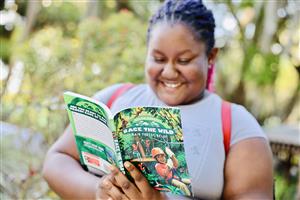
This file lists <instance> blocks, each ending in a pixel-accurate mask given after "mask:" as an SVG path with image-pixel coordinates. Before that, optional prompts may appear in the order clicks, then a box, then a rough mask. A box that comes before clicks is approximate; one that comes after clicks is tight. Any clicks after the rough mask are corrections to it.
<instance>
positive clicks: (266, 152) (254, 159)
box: [223, 138, 273, 199]
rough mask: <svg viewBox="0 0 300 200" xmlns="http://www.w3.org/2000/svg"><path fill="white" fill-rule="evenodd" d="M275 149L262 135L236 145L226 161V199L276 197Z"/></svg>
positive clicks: (224, 195) (224, 194)
mask: <svg viewBox="0 0 300 200" xmlns="http://www.w3.org/2000/svg"><path fill="white" fill-rule="evenodd" d="M272 190H273V170H272V153H271V151H270V147H269V145H268V143H267V141H265V140H264V139H262V138H252V139H246V140H244V141H241V142H238V143H237V144H235V145H233V147H232V148H231V149H230V152H229V154H228V157H227V160H226V164H225V186H224V193H223V197H224V199H272V197H273V192H272Z"/></svg>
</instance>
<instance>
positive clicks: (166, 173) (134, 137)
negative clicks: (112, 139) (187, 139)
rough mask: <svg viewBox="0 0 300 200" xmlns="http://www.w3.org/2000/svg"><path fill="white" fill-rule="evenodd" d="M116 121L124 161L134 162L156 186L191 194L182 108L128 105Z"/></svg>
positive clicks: (160, 188) (169, 190) (156, 187)
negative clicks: (132, 106)
mask: <svg viewBox="0 0 300 200" xmlns="http://www.w3.org/2000/svg"><path fill="white" fill-rule="evenodd" d="M114 121H115V125H116V137H117V140H118V142H119V147H120V153H121V156H122V160H123V162H125V161H130V162H132V163H133V164H134V165H135V166H136V167H137V168H138V169H140V171H141V172H142V173H143V174H144V176H145V177H146V178H147V179H148V181H149V183H150V184H151V185H152V186H153V187H154V188H155V189H157V190H161V191H167V192H172V193H174V194H182V195H187V196H191V179H190V176H189V173H188V168H187V164H186V159H185V152H184V146H183V133H182V128H181V120H180V110H179V109H177V108H162V107H135V108H128V109H125V110H122V111H120V112H119V113H117V114H116V115H115V117H114Z"/></svg>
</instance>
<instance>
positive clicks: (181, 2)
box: [147, 0, 215, 55]
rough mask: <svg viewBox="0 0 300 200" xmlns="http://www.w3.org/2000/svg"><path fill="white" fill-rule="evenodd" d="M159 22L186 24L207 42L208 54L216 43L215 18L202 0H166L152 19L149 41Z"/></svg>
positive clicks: (198, 38) (197, 36)
mask: <svg viewBox="0 0 300 200" xmlns="http://www.w3.org/2000/svg"><path fill="white" fill-rule="evenodd" d="M159 22H167V23H168V24H171V25H174V24H177V23H181V24H184V25H186V26H187V27H188V28H189V29H190V30H191V31H192V33H193V34H194V37H195V39H197V40H198V41H202V42H204V43H205V44H206V54H207V55H208V54H209V53H210V51H211V49H212V48H213V47H214V45H215V38H214V30H215V19H214V17H213V14H212V12H211V11H210V10H208V9H207V8H206V7H205V6H204V5H203V3H202V1H201V0H166V1H165V2H164V4H163V5H162V6H161V7H160V8H159V10H158V11H157V12H156V13H155V14H154V15H153V16H152V17H151V19H150V22H149V27H148V32H147V41H148V42H149V40H150V37H151V31H152V29H153V27H154V25H156V24H157V23H159Z"/></svg>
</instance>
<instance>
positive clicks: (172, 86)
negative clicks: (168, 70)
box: [164, 82, 181, 88]
mask: <svg viewBox="0 0 300 200" xmlns="http://www.w3.org/2000/svg"><path fill="white" fill-rule="evenodd" d="M164 85H165V86H167V87H169V88H176V87H178V86H180V85H181V83H165V82H164Z"/></svg>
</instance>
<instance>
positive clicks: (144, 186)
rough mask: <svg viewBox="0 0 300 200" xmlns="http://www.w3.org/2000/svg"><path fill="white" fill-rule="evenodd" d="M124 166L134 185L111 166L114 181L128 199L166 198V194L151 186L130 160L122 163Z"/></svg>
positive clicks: (154, 199)
mask: <svg viewBox="0 0 300 200" xmlns="http://www.w3.org/2000/svg"><path fill="white" fill-rule="evenodd" d="M124 166H125V168H126V169H127V170H128V172H129V173H130V175H131V176H132V178H133V179H134V182H135V185H134V184H133V183H132V182H130V181H129V180H128V179H127V177H126V176H125V175H124V174H123V173H122V172H120V171H119V169H118V168H116V167H115V166H113V167H112V168H111V172H112V175H113V176H114V178H115V180H116V183H117V184H118V186H119V187H120V188H121V189H122V190H123V192H124V194H125V195H126V196H127V197H128V198H129V199H139V200H143V199H144V200H152V199H153V200H160V199H167V197H166V195H165V194H163V193H160V192H159V191H157V190H155V189H154V188H152V187H151V186H150V185H149V183H148V181H147V179H146V178H145V177H144V176H143V174H142V173H141V172H140V171H139V170H138V169H137V168H136V167H135V166H134V165H133V164H131V163H130V162H125V163H124Z"/></svg>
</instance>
